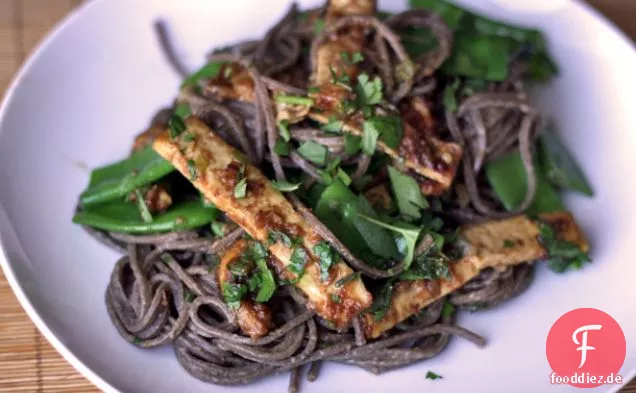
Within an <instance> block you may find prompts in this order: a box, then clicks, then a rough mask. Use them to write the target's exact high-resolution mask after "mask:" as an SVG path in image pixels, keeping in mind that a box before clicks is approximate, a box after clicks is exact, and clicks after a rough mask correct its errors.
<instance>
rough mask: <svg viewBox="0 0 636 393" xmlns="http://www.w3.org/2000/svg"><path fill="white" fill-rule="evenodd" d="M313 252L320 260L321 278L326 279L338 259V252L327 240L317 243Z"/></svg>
mask: <svg viewBox="0 0 636 393" xmlns="http://www.w3.org/2000/svg"><path fill="white" fill-rule="evenodd" d="M313 252H314V254H316V256H317V257H318V259H319V260H320V279H321V280H322V281H325V280H326V279H328V278H329V268H330V267H331V265H333V264H335V263H336V262H337V261H338V253H337V252H336V251H335V250H334V249H333V248H331V246H330V245H329V243H327V242H326V241H322V242H320V243H318V244H316V245H315V246H314V247H313Z"/></svg>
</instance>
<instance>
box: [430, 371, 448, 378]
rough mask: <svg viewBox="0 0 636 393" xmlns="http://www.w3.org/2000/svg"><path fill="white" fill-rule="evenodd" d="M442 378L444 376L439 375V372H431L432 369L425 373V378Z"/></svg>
mask: <svg viewBox="0 0 636 393" xmlns="http://www.w3.org/2000/svg"><path fill="white" fill-rule="evenodd" d="M442 378H444V377H442V376H441V375H439V374H435V373H434V372H432V371H428V372H427V373H426V379H432V380H436V379H442Z"/></svg>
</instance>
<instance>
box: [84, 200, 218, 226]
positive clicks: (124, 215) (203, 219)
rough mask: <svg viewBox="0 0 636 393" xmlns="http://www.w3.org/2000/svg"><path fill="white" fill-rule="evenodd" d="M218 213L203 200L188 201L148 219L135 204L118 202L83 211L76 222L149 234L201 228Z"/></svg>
mask: <svg viewBox="0 0 636 393" xmlns="http://www.w3.org/2000/svg"><path fill="white" fill-rule="evenodd" d="M218 213H219V211H218V210H217V209H216V208H208V207H205V206H203V204H202V203H201V202H200V201H188V202H183V203H180V204H178V205H176V206H173V207H172V208H170V209H169V210H168V211H166V212H165V213H162V214H158V215H156V216H154V217H153V219H152V221H150V222H147V221H144V220H143V219H142V218H141V215H140V214H139V209H138V208H137V205H135V204H134V203H128V202H122V201H115V202H111V203H105V204H102V205H97V206H92V207H90V208H88V209H84V210H82V211H79V212H77V213H76V214H75V216H74V217H73V222H74V223H76V224H81V225H87V226H90V227H93V228H97V229H102V230H105V231H112V232H123V233H136V234H149V233H160V232H173V231H182V230H186V229H193V228H199V227H202V226H203V225H207V224H209V223H211V222H212V221H214V220H215V219H216V218H217V216H218Z"/></svg>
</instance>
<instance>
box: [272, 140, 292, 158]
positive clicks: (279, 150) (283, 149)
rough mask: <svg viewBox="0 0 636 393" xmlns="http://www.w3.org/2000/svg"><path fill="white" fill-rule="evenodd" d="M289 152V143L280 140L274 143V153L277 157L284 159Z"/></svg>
mask: <svg viewBox="0 0 636 393" xmlns="http://www.w3.org/2000/svg"><path fill="white" fill-rule="evenodd" d="M289 150H290V146H289V143H287V142H285V141H284V140H282V139H279V140H277V141H276V144H275V145H274V153H276V154H278V155H279V156H285V157H286V156H288V155H289Z"/></svg>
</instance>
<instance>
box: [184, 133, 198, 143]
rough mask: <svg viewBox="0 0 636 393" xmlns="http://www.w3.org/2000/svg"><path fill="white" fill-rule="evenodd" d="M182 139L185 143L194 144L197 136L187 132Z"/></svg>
mask: <svg viewBox="0 0 636 393" xmlns="http://www.w3.org/2000/svg"><path fill="white" fill-rule="evenodd" d="M182 139H183V141H184V142H192V141H193V140H194V139H195V136H194V135H193V134H191V133H189V132H186V133H185V134H184V135H183V138H182Z"/></svg>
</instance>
